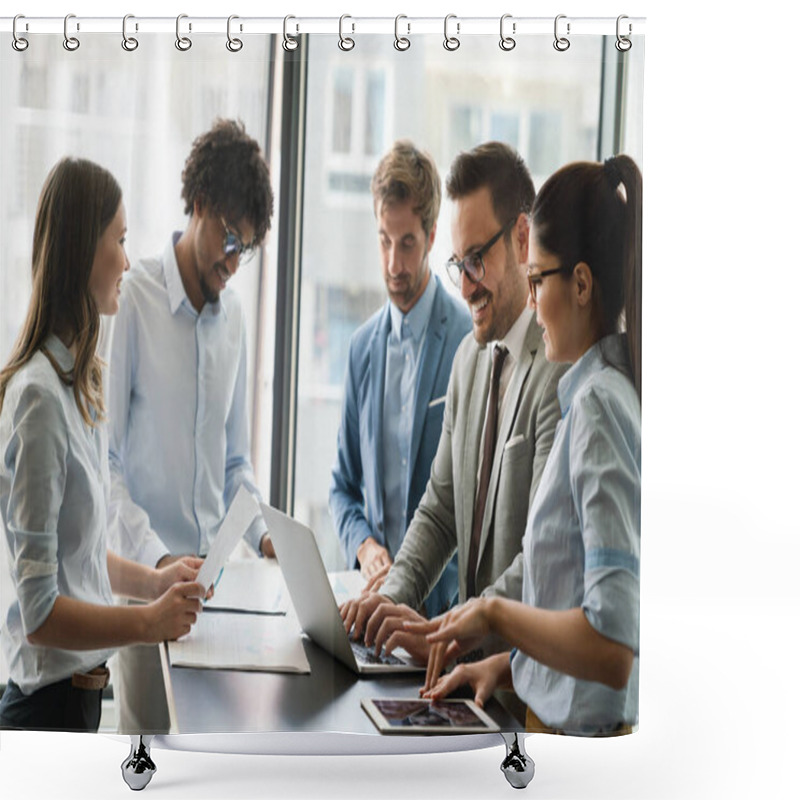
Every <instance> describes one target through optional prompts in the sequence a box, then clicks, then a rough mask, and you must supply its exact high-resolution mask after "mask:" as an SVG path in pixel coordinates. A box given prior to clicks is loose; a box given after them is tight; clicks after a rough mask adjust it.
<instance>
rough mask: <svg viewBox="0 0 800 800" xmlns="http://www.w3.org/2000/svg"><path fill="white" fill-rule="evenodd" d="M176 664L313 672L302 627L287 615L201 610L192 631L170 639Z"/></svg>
mask: <svg viewBox="0 0 800 800" xmlns="http://www.w3.org/2000/svg"><path fill="white" fill-rule="evenodd" d="M169 660H170V662H171V664H172V666H173V667H199V668H203V669H241V670H264V671H269V672H298V673H308V672H311V667H310V666H309V664H308V659H307V658H306V654H305V650H304V649H303V641H302V638H301V636H300V629H299V628H298V627H297V623H296V622H295V621H294V620H292V619H291V618H289V617H285V616H267V615H262V614H214V613H210V614H209V613H201V614H200V615H199V616H198V618H197V622H196V624H195V625H194V627H193V628H192V630H191V632H190V633H188V634H187V635H186V636H184V637H183V638H182V639H179V640H178V641H177V642H169Z"/></svg>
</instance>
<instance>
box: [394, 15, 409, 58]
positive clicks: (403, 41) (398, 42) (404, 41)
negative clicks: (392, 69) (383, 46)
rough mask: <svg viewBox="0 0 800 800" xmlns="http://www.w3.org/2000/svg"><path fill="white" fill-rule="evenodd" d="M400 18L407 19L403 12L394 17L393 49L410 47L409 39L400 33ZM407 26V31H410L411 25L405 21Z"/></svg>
mask: <svg viewBox="0 0 800 800" xmlns="http://www.w3.org/2000/svg"><path fill="white" fill-rule="evenodd" d="M401 19H408V17H407V16H406V15H405V14H398V15H397V16H396V17H395V18H394V49H395V50H401V51H402V50H408V48H409V47H411V40H410V39H408V38H406V37H405V36H401V35H400V31H399V28H400V20H401ZM406 26H407V28H408V32H409V33H411V26H410V25H408V23H406Z"/></svg>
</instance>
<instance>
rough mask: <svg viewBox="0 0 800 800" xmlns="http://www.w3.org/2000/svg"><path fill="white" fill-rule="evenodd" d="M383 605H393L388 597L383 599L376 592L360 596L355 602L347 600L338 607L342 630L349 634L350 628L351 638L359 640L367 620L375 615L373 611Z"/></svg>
mask: <svg viewBox="0 0 800 800" xmlns="http://www.w3.org/2000/svg"><path fill="white" fill-rule="evenodd" d="M385 604H389V605H394V603H392V601H391V600H390V599H389V598H388V597H384V596H383V595H382V594H378V593H377V592H373V593H371V594H362V595H361V596H360V597H358V598H356V599H355V600H348V601H347V602H346V603H342V605H341V606H340V607H339V613H340V614H341V615H342V619H343V620H344V629H345V630H346V631H348V632H349V631H350V629H351V628H352V629H353V638H354V639H360V638H361V634H362V633H363V632H364V627H365V626H366V624H367V620H368V619H369V618H370V617H371V616H372V615H373V614H374V613H375V609H376V608H378V606H381V605H385Z"/></svg>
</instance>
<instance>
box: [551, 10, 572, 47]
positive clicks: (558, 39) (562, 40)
mask: <svg viewBox="0 0 800 800" xmlns="http://www.w3.org/2000/svg"><path fill="white" fill-rule="evenodd" d="M566 18H567V15H566V14H559V15H558V16H557V17H556V21H555V23H553V35H554V36H555V41H554V42H553V47H555V49H556V50H558V52H559V53H563V52H564V51H565V50H569V45H570V41H569V39H567V37H566V36H559V35H558V21H559V20H560V19H566ZM567 35H569V22H568V23H567Z"/></svg>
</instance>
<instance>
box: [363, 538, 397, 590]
mask: <svg viewBox="0 0 800 800" xmlns="http://www.w3.org/2000/svg"><path fill="white" fill-rule="evenodd" d="M356 558H357V559H358V563H359V564H361V574H362V575H363V576H364V577H365V578H366V579H367V580H369V579H370V578H372V577H373V576H374V575H375V574H376V573H378V572H380V571H381V570H382V569H384V568H385V567H386V568H388V567H390V566H391V565H392V557H391V556H390V555H389V551H388V550H387V549H386V548H385V547H383V546H382V545H380V544H378V543H377V542H376V541H375V539H373V538H372V536H367V538H366V539H364V541H363V542H361V544H360V545H359V548H358V550H357V551H356Z"/></svg>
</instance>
